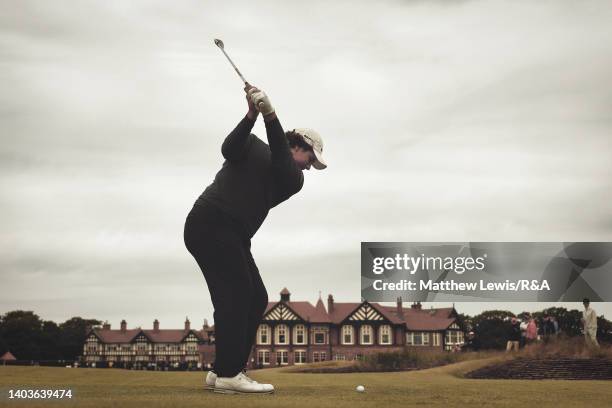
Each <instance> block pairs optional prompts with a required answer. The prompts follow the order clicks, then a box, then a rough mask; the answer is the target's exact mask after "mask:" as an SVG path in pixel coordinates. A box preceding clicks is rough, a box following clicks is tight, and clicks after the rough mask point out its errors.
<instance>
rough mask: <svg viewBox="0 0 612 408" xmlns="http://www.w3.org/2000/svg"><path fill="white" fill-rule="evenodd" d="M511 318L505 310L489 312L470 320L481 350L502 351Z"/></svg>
mask: <svg viewBox="0 0 612 408" xmlns="http://www.w3.org/2000/svg"><path fill="white" fill-rule="evenodd" d="M511 317H515V316H514V313H512V312H509V311H507V310H489V311H486V312H482V313H481V314H479V315H476V316H474V317H473V318H472V319H471V323H472V331H473V332H474V336H475V339H476V341H477V342H478V344H479V347H480V348H481V349H503V348H505V347H506V342H507V341H508V332H509V329H510V321H509V319H510V318H511Z"/></svg>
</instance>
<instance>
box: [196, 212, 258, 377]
mask: <svg viewBox="0 0 612 408" xmlns="http://www.w3.org/2000/svg"><path fill="white" fill-rule="evenodd" d="M184 240H185V246H186V247H187V250H188V251H189V252H190V253H191V255H193V257H194V258H195V260H196V262H197V263H198V265H199V267H200V269H201V270H202V273H203V274H204V278H205V280H206V284H207V285H208V290H209V292H210V297H211V300H212V304H213V306H214V308H215V311H214V314H213V317H214V321H215V324H214V329H215V330H214V331H215V351H216V353H215V354H216V357H215V363H214V368H213V369H214V371H215V372H216V373H217V375H218V376H220V377H233V376H235V375H236V374H238V373H239V372H240V371H241V370H242V369H243V368H244V367H245V366H246V364H247V363H248V358H249V355H250V353H251V349H252V347H253V344H254V343H255V336H256V334H257V328H258V327H259V323H260V322H261V319H262V317H263V313H264V312H265V310H266V306H267V305H268V293H267V291H266V288H265V286H264V284H263V282H262V280H261V276H260V275H259V270H258V269H257V265H255V261H254V260H253V256H252V255H251V241H250V239H249V238H248V237H245V234H244V233H243V232H242V230H241V228H240V225H239V224H237V223H236V221H234V220H233V219H232V218H230V217H229V216H228V215H226V214H225V213H224V212H222V211H221V210H219V209H218V208H217V207H215V206H214V205H212V204H208V203H207V204H206V205H202V206H201V205H194V207H193V208H192V210H191V211H190V212H189V215H188V216H187V220H186V221H185V231H184Z"/></svg>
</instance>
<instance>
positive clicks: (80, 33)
mask: <svg viewBox="0 0 612 408" xmlns="http://www.w3.org/2000/svg"><path fill="white" fill-rule="evenodd" d="M221 4H222V6H220V5H221ZM216 37H218V38H221V39H223V40H224V42H225V45H226V50H227V51H228V53H229V54H230V56H231V57H232V58H233V59H234V61H235V62H236V63H237V65H238V66H239V67H240V69H241V71H242V72H243V74H244V75H245V76H246V78H247V79H248V80H249V81H250V82H251V83H253V84H254V85H256V86H258V87H260V88H262V89H264V90H265V91H266V92H267V93H268V95H269V96H270V99H271V101H272V103H273V104H274V106H275V108H276V110H277V113H278V116H279V118H280V120H281V123H282V124H283V125H284V127H285V128H286V129H288V128H294V127H312V128H315V129H317V130H318V131H319V133H320V134H321V135H322V136H323V138H324V142H325V150H324V152H325V153H324V156H325V157H326V160H327V162H328V164H329V168H328V169H327V170H325V171H322V172H317V171H314V170H313V171H310V172H307V174H306V181H305V186H304V188H303V189H302V191H301V192H300V193H299V194H298V195H296V196H294V197H292V198H291V199H290V200H289V201H287V202H285V203H283V204H282V205H280V206H279V207H277V208H275V209H273V210H272V211H271V212H270V215H269V217H268V219H267V220H266V222H265V223H264V225H263V226H262V228H261V229H260V231H259V232H258V233H257V235H256V236H255V238H254V240H253V246H252V252H253V255H254V258H255V260H256V261H257V263H258V266H259V269H260V271H261V274H262V277H263V280H264V282H265V284H266V287H267V289H268V292H269V297H270V299H271V300H278V299H279V295H278V293H279V292H280V290H281V289H282V288H283V287H284V286H286V287H288V288H289V290H290V291H291V292H292V299H293V300H308V301H311V302H312V303H314V302H315V301H316V299H317V297H318V292H319V290H320V291H322V294H323V297H324V299H325V298H326V297H327V294H328V293H333V294H334V297H335V299H336V300H337V301H359V298H360V271H359V261H360V257H359V251H360V242H361V241H611V240H612V208H611V206H610V200H611V199H612V181H611V180H612V179H611V177H610V174H611V170H612V169H611V167H612V165H611V164H610V157H612V154H611V153H612V147H611V146H612V143H610V135H611V134H612V115H611V113H612V111H611V108H612V106H611V105H612V92H611V87H612V79H611V77H610V72H612V42H611V41H610V38H612V4H611V3H610V2H606V1H584V2H579V3H576V2H572V1H542V2H532V1H520V2H516V1H512V2H511V1H505V2H500V1H457V2H452V1H448V2H447V1H429V2H428V1H377V2H372V1H357V2H356V1H351V2H348V1H345V2H343V1H338V2H324V1H308V2H283V1H268V2H250V1H248V2H247V1H244V2H236V3H232V2H223V3H220V2H206V1H180V2H172V3H170V2H166V1H164V2H162V1H157V2H156V1H130V2H125V1H95V2H94V1H63V2H48V1H42V0H39V1H23V0H19V1H7V0H0V89H2V92H0V121H1V138H2V139H1V142H2V143H0V168H1V171H0V188H1V190H0V209H1V211H0V225H2V229H1V235H0V244H1V245H0V274H1V275H0V276H1V278H0V279H1V281H0V287H1V288H2V296H1V298H0V313H5V312H6V311H9V310H14V309H27V310H34V311H35V312H37V313H39V314H40V315H41V316H42V317H43V318H45V319H53V320H56V321H63V320H65V319H67V318H69V317H71V316H74V315H79V316H82V317H87V318H98V319H103V320H104V319H108V320H109V321H110V322H111V323H112V324H113V327H117V326H118V322H119V321H120V320H121V319H123V318H125V319H126V320H127V321H128V325H129V326H130V327H132V326H139V325H140V326H143V327H150V326H152V323H151V322H152V321H153V319H155V318H158V319H159V320H160V322H161V327H162V328H173V327H181V326H182V322H183V320H184V318H185V316H186V315H187V316H189V318H190V320H191V321H192V325H200V324H201V322H202V319H204V318H208V319H209V320H210V321H212V305H211V302H210V297H209V294H208V290H207V287H206V285H205V281H204V278H203V276H202V274H201V272H200V270H199V269H198V267H197V264H196V263H195V261H194V259H193V258H192V257H191V255H190V254H189V253H188V252H187V250H186V249H185V247H184V244H183V225H184V220H185V217H186V215H187V213H188V212H189V210H190V209H191V206H192V205H193V202H194V201H195V199H196V198H197V197H198V195H199V194H200V193H201V192H202V191H203V190H204V188H205V187H206V186H207V185H208V184H209V183H210V182H211V181H212V179H213V177H214V175H215V173H216V171H217V170H218V169H219V168H220V166H221V164H222V161H223V158H222V156H221V153H220V145H221V143H222V141H223V138H224V137H225V136H226V134H227V133H228V132H229V131H230V130H231V129H232V128H233V127H234V126H235V125H236V123H237V122H238V121H239V120H240V119H241V118H242V117H243V115H244V114H245V113H246V102H245V100H244V96H243V91H242V85H241V82H240V80H239V78H238V77H237V76H236V74H235V73H234V72H233V70H232V69H231V67H230V65H229V64H228V62H227V61H226V60H225V58H224V57H223V55H222V54H221V53H220V51H219V50H218V49H217V47H215V45H214V44H213V41H212V40H213V38H216ZM254 133H256V134H257V135H259V136H260V137H262V138H264V140H265V129H264V127H263V123H261V122H258V124H256V127H255V129H254ZM544 306H545V305H538V304H524V303H517V304H497V305H493V304H491V303H487V304H484V303H483V304H481V303H461V304H457V308H458V310H459V311H460V312H465V313H470V314H474V313H478V312H479V311H481V310H483V309H490V308H492V307H496V308H507V309H510V310H513V311H515V312H520V311H522V310H532V311H533V310H539V309H541V308H542V307H544ZM563 306H570V307H578V306H580V305H578V304H570V305H563ZM595 308H596V310H597V311H598V312H599V313H606V315H607V316H608V317H609V316H610V315H612V304H611V303H607V304H601V303H600V304H595Z"/></svg>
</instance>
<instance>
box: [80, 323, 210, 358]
mask: <svg viewBox="0 0 612 408" xmlns="http://www.w3.org/2000/svg"><path fill="white" fill-rule="evenodd" d="M214 347H215V346H214V326H209V325H208V322H207V321H206V320H204V325H203V326H202V329H201V330H194V329H192V328H191V324H190V322H189V319H185V326H184V328H183V330H180V329H178V330H176V329H165V330H164V329H160V328H159V321H158V320H157V319H155V321H154V322H153V329H152V330H144V329H141V328H136V329H128V328H127V323H126V321H125V320H122V321H121V328H120V329H118V330H112V329H111V327H110V324H108V323H105V324H104V325H103V326H102V328H92V329H91V330H90V331H89V333H88V334H87V338H86V340H85V344H84V346H83V355H82V358H81V360H82V363H84V364H86V365H95V364H97V365H99V366H100V365H103V366H113V365H114V366H126V365H129V366H132V365H136V366H143V367H144V366H150V365H156V366H171V365H178V364H181V365H184V364H185V363H186V364H190V365H192V366H193V367H202V366H203V367H204V368H206V367H207V366H206V362H212V361H214V357H215V354H214ZM101 363H102V364H101Z"/></svg>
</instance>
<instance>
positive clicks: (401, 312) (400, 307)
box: [396, 296, 404, 316]
mask: <svg viewBox="0 0 612 408" xmlns="http://www.w3.org/2000/svg"><path fill="white" fill-rule="evenodd" d="M396 311H397V315H398V316H403V315H404V308H403V304H402V297H401V296H400V297H398V298H397V306H396Z"/></svg>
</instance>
